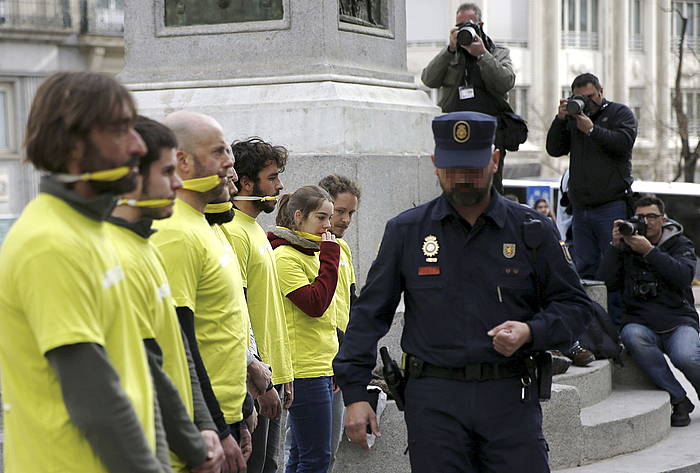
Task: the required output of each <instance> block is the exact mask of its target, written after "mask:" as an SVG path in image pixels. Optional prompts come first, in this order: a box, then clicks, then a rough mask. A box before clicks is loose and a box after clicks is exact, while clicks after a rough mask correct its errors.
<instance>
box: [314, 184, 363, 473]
mask: <svg viewBox="0 0 700 473" xmlns="http://www.w3.org/2000/svg"><path fill="white" fill-rule="evenodd" d="M318 185H319V187H322V188H323V189H325V190H326V191H327V192H328V193H329V194H330V196H331V197H332V198H333V216H332V217H331V233H332V234H333V235H335V236H336V238H337V240H338V244H339V245H340V265H339V267H338V286H337V287H336V290H335V292H336V295H337V297H338V305H339V309H338V330H339V332H338V333H339V335H338V336H339V341H340V343H342V336H343V334H344V333H345V329H346V328H347V326H348V322H349V321H350V306H351V305H352V303H353V301H354V300H355V299H356V298H357V296H356V295H355V283H356V281H355V268H354V266H353V264H352V253H351V251H350V246H349V245H348V243H347V242H346V241H345V240H344V239H343V236H345V232H346V231H347V230H348V228H349V227H350V224H351V223H352V218H353V216H354V215H355V212H357V207H358V206H359V204H360V194H361V193H360V188H359V187H358V185H357V184H356V183H355V182H353V181H352V180H350V179H348V178H347V177H345V176H339V175H337V174H329V175H328V176H326V177H324V178H323V179H321V181H320V182H319V183H318ZM344 415H345V405H344V404H343V394H342V392H341V391H339V390H338V391H336V392H334V393H333V439H332V441H331V451H332V452H333V458H332V460H331V466H330V468H328V472H329V473H330V472H331V471H332V470H333V464H334V463H335V456H336V453H337V452H338V446H339V445H340V439H341V438H342V436H343V430H344V428H343V426H344V422H343V418H344Z"/></svg>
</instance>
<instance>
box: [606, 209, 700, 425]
mask: <svg viewBox="0 0 700 473" xmlns="http://www.w3.org/2000/svg"><path fill="white" fill-rule="evenodd" d="M634 213H635V216H634V217H633V218H631V219H630V220H629V221H628V222H625V221H623V220H615V223H614V225H613V230H612V241H611V242H610V246H609V248H608V250H607V251H606V252H605V255H604V257H603V260H602V261H601V264H600V269H599V271H598V274H597V279H601V280H603V281H605V284H606V285H607V286H608V288H609V289H611V290H619V291H621V292H622V300H623V305H624V315H623V318H622V322H623V328H622V332H621V337H622V341H623V343H624V344H625V346H626V347H627V349H628V350H629V352H630V353H631V355H632V357H633V358H634V359H635V361H636V362H637V363H638V364H639V366H640V368H641V369H642V370H643V371H644V372H645V373H646V374H647V375H648V376H649V378H650V379H651V380H652V381H653V382H654V383H655V384H656V385H657V386H658V387H660V388H661V389H663V390H665V391H667V392H668V393H669V394H670V396H671V404H672V405H673V413H672V414H671V425H672V426H674V427H683V426H686V425H688V424H689V423H690V416H689V414H690V412H692V411H693V409H694V408H695V406H693V403H692V402H690V400H689V399H688V398H687V396H686V392H685V390H684V389H683V387H682V386H681V385H680V384H679V383H678V381H677V380H676V378H675V377H674V376H673V373H671V370H670V369H669V367H668V365H667V363H666V360H665V358H664V353H665V354H667V355H668V357H669V358H670V359H671V363H673V364H674V366H676V367H677V368H678V369H679V370H681V371H682V372H683V374H684V375H685V377H686V378H688V380H689V381H690V383H691V384H692V385H693V387H694V388H695V391H696V392H698V388H700V342H699V341H698V314H697V312H696V311H695V307H694V304H695V303H694V299H693V292H692V289H691V283H692V281H693V276H694V275H695V250H694V248H693V244H692V243H691V241H690V240H689V239H688V238H686V237H685V236H683V234H682V233H683V227H682V226H681V225H680V224H678V223H676V222H674V221H673V220H669V219H667V218H666V217H665V216H664V203H663V202H662V201H661V200H660V199H657V198H656V197H643V198H641V199H639V200H638V201H637V202H636V203H635V205H634Z"/></svg>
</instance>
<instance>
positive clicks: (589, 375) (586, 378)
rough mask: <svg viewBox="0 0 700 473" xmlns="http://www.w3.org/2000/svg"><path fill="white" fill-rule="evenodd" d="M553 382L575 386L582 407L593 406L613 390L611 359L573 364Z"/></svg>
mask: <svg viewBox="0 0 700 473" xmlns="http://www.w3.org/2000/svg"><path fill="white" fill-rule="evenodd" d="M552 382H553V383H555V384H564V385H566V386H573V387H575V388H576V389H577V390H578V392H579V396H580V397H581V407H588V406H592V405H593V404H595V403H598V402H601V401H602V400H603V399H605V398H606V397H608V396H609V395H610V393H611V391H612V367H611V366H610V361H608V360H600V361H594V362H593V363H591V364H590V365H589V366H586V367H578V366H571V367H569V369H568V370H567V371H566V373H564V374H560V375H557V376H555V377H554V379H553V381H552Z"/></svg>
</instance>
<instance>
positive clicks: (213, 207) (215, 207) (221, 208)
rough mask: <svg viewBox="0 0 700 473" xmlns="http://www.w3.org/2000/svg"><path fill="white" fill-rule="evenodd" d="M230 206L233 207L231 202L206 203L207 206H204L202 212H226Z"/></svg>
mask: <svg viewBox="0 0 700 473" xmlns="http://www.w3.org/2000/svg"><path fill="white" fill-rule="evenodd" d="M232 208H233V204H232V203H231V202H221V203H218V204H207V206H206V207H205V208H204V213H207V214H220V213H224V212H228V211H229V210H231V209H232Z"/></svg>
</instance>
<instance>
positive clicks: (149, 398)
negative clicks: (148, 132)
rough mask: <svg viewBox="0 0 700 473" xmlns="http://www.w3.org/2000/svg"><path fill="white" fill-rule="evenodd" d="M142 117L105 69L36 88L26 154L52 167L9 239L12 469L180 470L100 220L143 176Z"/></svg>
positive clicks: (3, 351)
mask: <svg viewBox="0 0 700 473" xmlns="http://www.w3.org/2000/svg"><path fill="white" fill-rule="evenodd" d="M135 119H136V109H135V106H134V103H133V100H132V98H131V96H130V94H129V93H128V91H127V90H126V89H125V88H124V87H123V86H122V85H120V84H119V83H117V82H116V81H115V80H114V79H112V78H110V77H108V76H105V75H101V74H95V73H89V72H79V73H59V74H54V75H52V76H50V77H49V78H47V79H46V80H45V81H44V83H43V84H42V85H41V86H40V87H39V89H38V91H37V93H36V96H35V98H34V102H33V104H32V107H31V110H30V113H29V119H28V122H27V130H26V154H27V159H28V160H29V161H30V162H31V163H32V164H33V165H34V166H35V167H36V168H37V169H38V170H40V171H43V172H45V173H47V174H48V175H47V176H45V177H42V179H41V184H40V194H39V195H38V196H37V198H36V199H34V200H33V201H32V202H30V203H29V204H28V205H27V207H26V208H25V209H24V211H23V212H22V215H21V216H20V218H19V219H18V220H17V222H15V224H14V226H13V227H12V229H11V230H10V232H9V233H8V235H7V237H6V239H5V241H4V243H3V245H2V248H1V249H0V268H1V269H0V372H2V382H3V402H4V404H5V406H7V407H6V409H5V414H4V416H5V419H4V421H5V431H4V440H5V445H4V455H5V461H4V468H5V472H6V473H25V472H48V471H60V472H62V473H73V472H74V473H84V472H91V473H99V472H107V471H129V472H135V473H162V472H164V471H170V468H169V466H168V464H167V462H168V458H167V444H166V443H165V439H164V437H163V435H162V426H160V419H159V418H157V417H156V413H157V410H154V396H153V390H152V382H151V377H150V373H149V371H148V365H147V361H146V356H145V352H144V348H143V342H142V338H141V335H140V333H139V329H138V326H137V321H136V317H135V315H134V314H133V313H132V312H131V306H130V304H129V300H128V296H127V293H126V287H125V282H124V276H125V274H124V270H123V268H122V267H121V266H120V265H119V262H118V260H117V258H116V256H115V251H114V248H113V246H112V243H111V242H110V241H109V239H108V238H107V236H106V232H105V226H106V225H107V224H105V223H103V222H104V220H105V219H106V218H107V217H108V216H109V214H110V212H111V210H112V208H113V206H114V203H115V201H116V196H117V195H118V194H122V193H124V192H129V191H131V190H132V189H133V188H134V186H135V184H136V171H137V165H138V162H139V158H140V157H141V156H142V155H143V154H144V153H145V151H146V149H145V146H144V143H143V141H142V140H141V138H140V137H139V135H138V134H137V133H136V131H135V130H134V121H135ZM156 429H157V432H156ZM157 433H159V434H160V435H158V436H157ZM156 437H157V438H156ZM156 441H158V446H159V451H160V452H164V453H165V455H164V461H165V464H161V462H159V460H158V458H156V455H155V448H156Z"/></svg>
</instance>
